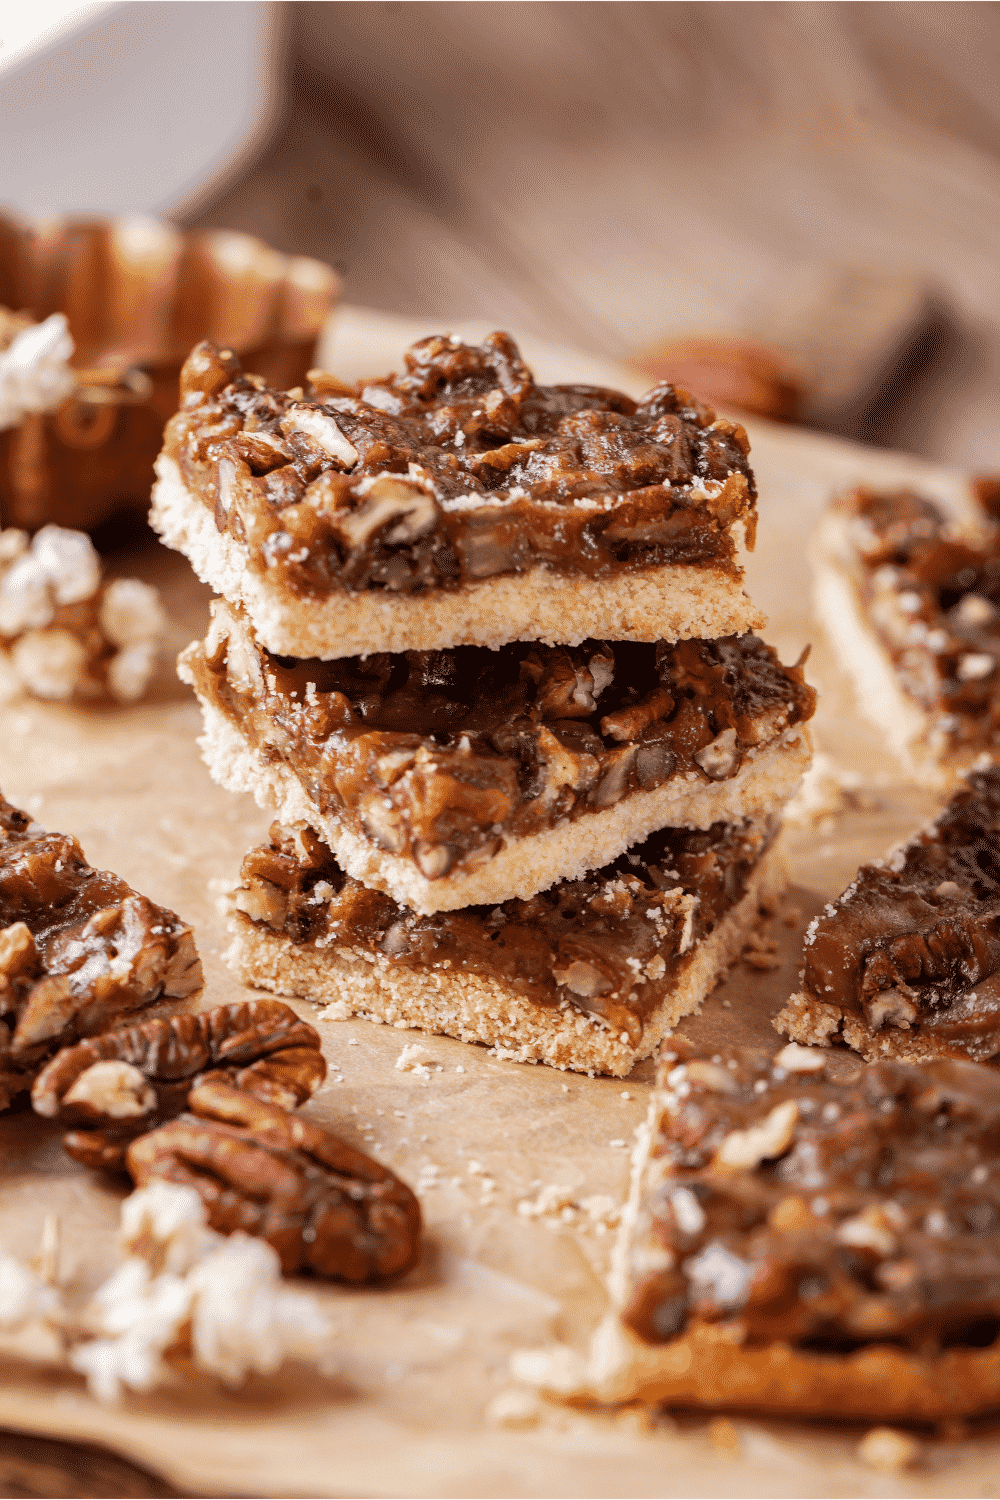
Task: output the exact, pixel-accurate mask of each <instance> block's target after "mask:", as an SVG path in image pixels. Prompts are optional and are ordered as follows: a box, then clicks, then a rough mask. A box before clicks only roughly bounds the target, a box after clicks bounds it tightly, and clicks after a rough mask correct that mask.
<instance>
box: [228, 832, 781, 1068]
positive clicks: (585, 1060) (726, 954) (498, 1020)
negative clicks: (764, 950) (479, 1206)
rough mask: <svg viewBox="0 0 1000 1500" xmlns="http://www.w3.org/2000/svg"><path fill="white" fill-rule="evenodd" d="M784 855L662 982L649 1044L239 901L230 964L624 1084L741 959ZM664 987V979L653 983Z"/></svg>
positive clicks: (395, 1019) (361, 1010) (357, 1009)
mask: <svg viewBox="0 0 1000 1500" xmlns="http://www.w3.org/2000/svg"><path fill="white" fill-rule="evenodd" d="M785 879H786V876H785V867H784V861H783V858H782V856H781V854H780V851H778V850H777V849H775V848H774V847H772V848H771V849H770V850H768V852H767V853H766V854H764V856H763V857H762V858H761V860H760V862H759V863H758V865H757V866H756V868H755V869H754V871H753V873H752V874H751V876H750V879H749V882H748V889H747V892H746V895H745V896H744V897H743V898H742V900H741V901H739V902H738V903H737V905H736V906H734V907H732V909H731V910H730V911H729V912H727V913H726V915H725V916H724V917H723V918H722V920H721V922H719V924H718V926H717V927H716V928H715V929H714V930H713V931H712V932H711V933H710V934H709V936H708V937H707V938H705V939H703V940H702V942H701V943H699V944H698V945H697V946H696V947H695V949H694V951H693V953H692V955H691V958H690V961H689V962H688V963H687V964H686V965H685V966H684V967H683V968H682V969H681V970H680V972H679V973H677V972H675V973H674V974H673V975H672V976H671V978H670V980H669V981H666V982H664V984H663V985H662V986H661V987H662V989H663V992H664V993H663V996H662V999H661V1000H660V1002H659V1004H658V1005H657V1007H656V1008H655V1010H654V1011H653V1012H652V1014H651V1015H650V1016H649V1017H648V1019H647V1020H646V1021H645V1022H644V1025H643V1034H642V1040H641V1042H640V1043H639V1044H638V1046H633V1045H631V1044H630V1042H629V1039H628V1034H627V1033H625V1032H617V1031H613V1030H611V1028H610V1027H608V1026H607V1025H606V1024H604V1023H603V1022H601V1021H599V1020H598V1019H596V1018H595V1017H594V1016H590V1015H586V1014H584V1013H583V1012H581V1011H578V1010H575V1009H574V1008H572V1007H568V1008H567V1009H565V1010H557V1009H554V1008H553V1007H551V1006H544V1005H535V1004H532V1003H531V1002H530V1001H529V1000H526V999H525V998H524V997H523V996H522V995H519V994H518V993H517V992H516V991H514V990H512V989H510V988H508V987H507V986H506V985H504V984H503V983H502V982H500V981H498V980H496V979H492V978H489V977H487V976H486V975H482V974H470V973H459V972H457V971H456V970H447V971H442V970H427V969H419V968H408V967H406V966H405V965H402V964H399V963H393V961H392V960H391V959H390V958H388V957H386V956H385V955H383V954H380V953H372V952H371V951H370V950H369V949H368V948H362V947H360V946H358V947H352V946H351V945H350V944H349V943H343V944H339V945H338V946H336V947H332V946H330V947H325V948H319V947H317V946H316V945H315V944H311V943H296V942H294V941H293V940H292V939H291V938H290V937H286V936H284V935H283V934H280V933H277V932H275V931H274V930H273V929H272V928H270V927H267V926H265V925H264V924H263V923H258V922H253V921H251V919H250V918H249V917H248V916H246V915H245V914H244V913H243V912H241V911H238V910H236V908H235V907H234V906H232V905H230V911H229V930H230V932H231V933H232V935H233V941H232V943H231V944H230V946H229V948H228V949H227V951H226V953H225V955H224V956H225V960H226V963H227V964H228V965H229V967H230V968H231V969H234V970H235V971H236V973H237V974H238V975H239V976H240V978H241V979H242V980H243V981H244V982H245V983H247V984H252V985H254V986H256V987H257V988H258V989H266V990H271V991H273V993H274V994H276V995H299V996H302V997H304V998H308V999H310V1000H313V1001H314V1002H315V1003H316V1004H321V1005H326V1004H329V1003H331V1002H333V1001H340V1002H341V1003H342V1004H343V1005H344V1006H345V1007H346V1011H347V1013H348V1014H351V1015H360V1016H364V1017H365V1018H366V1019H370V1020H376V1021H381V1022H383V1023H385V1024H386V1025H389V1026H396V1027H399V1028H400V1029H401V1030H403V1029H406V1028H408V1027H413V1028H419V1029H420V1030H423V1031H428V1032H431V1033H436V1034H439V1035H443V1036H453V1037H457V1039H458V1040H459V1041H462V1042H481V1043H483V1044H485V1045H486V1046H488V1047H493V1048H495V1049H496V1050H497V1052H498V1054H499V1055H500V1056H502V1057H504V1058H506V1059H508V1060H509V1061H512V1062H534V1063H538V1062H541V1063H548V1064H549V1066H550V1067H555V1068H570V1069H573V1070H575V1071H577V1072H585V1073H610V1074H611V1075H612V1076H613V1077H617V1078H624V1077H625V1076H626V1075H627V1074H628V1073H630V1072H631V1070H632V1069H633V1067H634V1066H635V1064H636V1063H637V1062H640V1061H641V1060H642V1059H643V1058H644V1057H649V1056H650V1055H651V1054H652V1053H653V1052H654V1051H655V1050H656V1048H657V1047H658V1046H659V1044H660V1041H661V1040H662V1038H663V1037H664V1036H665V1035H666V1034H667V1033H668V1032H669V1031H671V1030H672V1029H673V1027H674V1026H675V1025H676V1024H677V1022H678V1021H679V1020H680V1018H681V1017H682V1016H687V1015H691V1014H692V1012H695V1011H698V1010H700V1009H701V1006H702V1003H703V1001H704V1000H705V997H706V996H707V995H708V994H710V993H711V991H712V989H713V988H714V986H715V985H716V984H717V983H718V981H719V980H720V979H721V977H722V975H723V974H724V973H725V971H726V969H727V968H728V967H729V966H730V965H731V964H733V963H735V961H736V959H737V958H738V957H739V956H740V954H741V953H742V951H743V948H744V947H745V945H746V939H747V934H748V933H749V931H750V929H751V927H752V926H753V924H754V922H755V921H756V919H757V913H758V909H759V907H760V906H761V905H764V904H767V905H770V904H771V903H772V902H773V901H774V900H775V899H776V898H777V896H778V895H779V894H780V893H781V891H782V890H783V889H784V886H785ZM650 988H651V989H655V988H656V985H655V982H652V981H651V982H650Z"/></svg>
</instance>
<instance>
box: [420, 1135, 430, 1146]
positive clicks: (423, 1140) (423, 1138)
mask: <svg viewBox="0 0 1000 1500" xmlns="http://www.w3.org/2000/svg"><path fill="white" fill-rule="evenodd" d="M429 1140H430V1136H429V1135H422V1136H421V1137H420V1144H421V1146H425V1145H426V1144H427V1142H428V1141H429Z"/></svg>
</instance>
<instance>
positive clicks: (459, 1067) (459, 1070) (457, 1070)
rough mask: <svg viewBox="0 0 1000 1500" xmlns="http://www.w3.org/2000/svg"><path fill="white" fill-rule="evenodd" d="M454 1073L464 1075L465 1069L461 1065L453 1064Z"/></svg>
mask: <svg viewBox="0 0 1000 1500" xmlns="http://www.w3.org/2000/svg"><path fill="white" fill-rule="evenodd" d="M455 1072H456V1073H464V1072H465V1069H464V1068H463V1067H462V1064H461V1063H456V1064H455Z"/></svg>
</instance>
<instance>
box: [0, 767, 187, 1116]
mask: <svg viewBox="0 0 1000 1500" xmlns="http://www.w3.org/2000/svg"><path fill="white" fill-rule="evenodd" d="M201 984H202V973H201V961H200V959H199V958H198V955H197V953H196V951H195V946H194V934H193V932H192V931H191V928H190V927H188V926H187V925H186V923H184V922H182V921H181V920H180V918H179V917H176V916H175V915H174V914H173V912H171V911H166V910H165V909H164V908H163V907H162V906H155V905H154V904H153V903H152V902H151V901H149V900H147V898H146V897H145V896H139V895H137V894H136V892H135V891H133V890H131V889H130V888H129V887H128V886H127V885H126V884H125V881H124V880H121V879H120V878H119V877H118V876H117V875H112V874H109V873H108V872H107V871H101V870H94V869H92V868H91V867H90V866H89V865H88V864H87V861H86V859H85V857H84V854H83V850H82V849H81V848H80V845H79V844H78V843H77V841H76V839H75V838H71V837H68V836H67V835H65V834H61V833H46V831H45V830H44V829H43V828H41V827H39V825H38V824H37V823H33V822H32V821H31V819H30V818H28V817H27V816H26V814H24V813H22V812H18V810H17V809H16V808H14V807H11V805H10V803H8V802H6V801H5V800H4V799H3V797H0V1016H3V1017H4V1020H3V1021H2V1022H0V1109H6V1108H7V1106H8V1105H9V1104H10V1102H11V1100H12V1099H14V1098H15V1096H16V1095H17V1094H19V1093H22V1092H24V1091H25V1090H27V1089H29V1088H30V1087H31V1083H32V1080H33V1078H34V1077H35V1075H36V1073H37V1072H38V1071H39V1069H40V1067H41V1066H42V1065H43V1064H44V1063H45V1062H46V1061H47V1059H48V1058H49V1057H51V1056H52V1055H53V1053H55V1052H56V1051H57V1050H58V1049H59V1048H60V1047H64V1046H68V1045H72V1044H73V1043H74V1042H76V1041H79V1040H80V1038H82V1037H87V1036H97V1035H98V1034H99V1033H100V1032H102V1031H107V1030H108V1029H109V1028H110V1027H113V1026H115V1025H116V1024H121V1022H122V1021H124V1020H125V1019H126V1018H127V1017H129V1016H130V1015H131V1014H132V1013H133V1012H135V1011H140V1010H147V1009H148V1008H149V1007H150V1006H152V1005H154V1004H156V1005H159V1006H160V1007H161V1009H163V1008H174V1009H176V1008H177V1007H176V1002H179V1001H182V1000H185V999H187V998H188V997H189V996H191V995H193V994H194V993H195V992H196V991H197V990H199V989H200V988H201ZM172 1002H173V1004H171V1003H172Z"/></svg>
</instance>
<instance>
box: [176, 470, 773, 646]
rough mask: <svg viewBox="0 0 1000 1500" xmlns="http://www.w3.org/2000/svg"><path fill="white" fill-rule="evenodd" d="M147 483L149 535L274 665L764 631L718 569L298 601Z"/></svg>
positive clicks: (227, 540)
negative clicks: (240, 618) (233, 615)
mask: <svg viewBox="0 0 1000 1500" xmlns="http://www.w3.org/2000/svg"><path fill="white" fill-rule="evenodd" d="M156 472H157V475H158V476H159V477H158V480H157V483H156V484H155V486H154V488H153V506H152V510H151V511H150V523H151V524H152V526H153V528H154V530H155V531H157V532H158V533H159V535H160V536H161V537H162V538H163V540H164V541H165V542H166V543H167V545H168V546H170V547H174V548H176V549H177V551H179V552H183V554H184V556H185V557H186V558H187V559H188V561H189V562H190V563H191V566H192V567H193V568H194V571H195V572H196V573H197V575H198V577H199V578H200V579H201V580H202V582H203V583H208V584H210V585H211V586H212V588H213V589H215V590H216V592H217V593H220V594H222V596H223V597H224V598H225V599H228V600H229V602H230V603H231V604H241V605H242V606H243V607H244V609H245V610H246V612H247V614H248V615H249V617H250V621H251V623H252V625H253V628H254V631H255V633H256V635H257V637H258V639H259V640H260V641H261V643H262V644H263V645H264V646H266V647H267V649H268V650H269V651H273V652H275V653H276V654H277V655H281V656H298V657H311V656H314V657H318V658H320V659H322V660H327V661H329V660H333V659H334V658H337V657H342V656H364V655H367V654H369V653H371V652H375V651H418V650H419V651H431V650H434V651H437V650H444V649H446V648H448V647H452V646H488V647H491V648H496V647H499V646H503V645H506V644H507V643H508V642H509V641H514V640H518V641H543V642H545V643H546V644H547V645H570V646H575V645H579V644H580V642H581V641H584V640H587V639H592V638H598V639H607V640H615V641H657V640H664V641H677V640H686V639H688V638H692V637H694V638H698V639H701V640H716V639H717V638H718V637H720V636H724V635H740V634H743V633H744V632H745V631H748V630H757V629H759V628H761V627H763V626H764V625H765V624H766V623H767V622H766V619H765V617H764V615H762V614H761V612H760V610H759V609H757V608H756V607H755V606H754V605H753V604H752V603H751V601H750V600H749V599H748V598H747V596H746V594H745V593H744V592H743V590H742V589H741V588H740V586H739V583H738V581H737V580H736V579H734V578H733V577H732V576H731V575H730V574H729V573H727V572H726V571H725V570H724V569H721V568H711V567H695V566H684V565H680V564H666V565H663V566H659V567H650V568H643V569H635V568H624V569H623V571H622V572H621V573H620V574H618V575H613V576H611V577H608V578H601V579H591V578H583V577H566V576H562V575H560V574H558V573H554V572H551V571H550V570H549V569H547V568H543V567H537V568H533V569H531V570H529V571H528V572H526V573H518V574H501V575H500V576H498V577H496V578H486V579H482V580H479V581H477V582H474V583H467V584H463V585H462V586H461V587H460V588H457V589H449V590H444V589H441V590H435V591H431V592H429V593H427V594H416V595H414V594H393V593H390V592H389V591H387V590H378V591H376V590H369V591H368V592H365V593H360V594H348V593H338V594H333V595H330V596H329V597H328V598H325V599H298V598H296V597H295V596H294V595H292V594H290V593H288V592H287V591H285V590H283V589H279V588H276V587H274V586H272V585H269V584H268V582H267V579H266V578H261V577H260V576H259V575H258V574H256V573H254V572H252V571H251V570H250V569H249V568H248V566H247V554H246V553H245V552H244V550H243V549H242V548H241V547H240V546H239V545H238V543H237V542H236V541H235V540H234V539H233V538H232V537H231V536H230V535H229V534H228V533H223V532H219V531H218V530H217V528H216V526H215V522H214V520H213V517H212V513H211V511H210V510H209V509H208V508H207V507H206V506H205V505H204V504H202V502H201V501H200V500H199V499H198V498H197V496H195V495H192V494H190V493H189V491H188V489H187V487H186V485H185V484H184V481H183V479H182V477H181V473H180V469H179V468H178V466H177V464H176V463H175V462H174V460H173V459H172V458H169V457H168V456H167V455H166V454H161V455H160V457H159V459H158V460H157V463H156Z"/></svg>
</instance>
